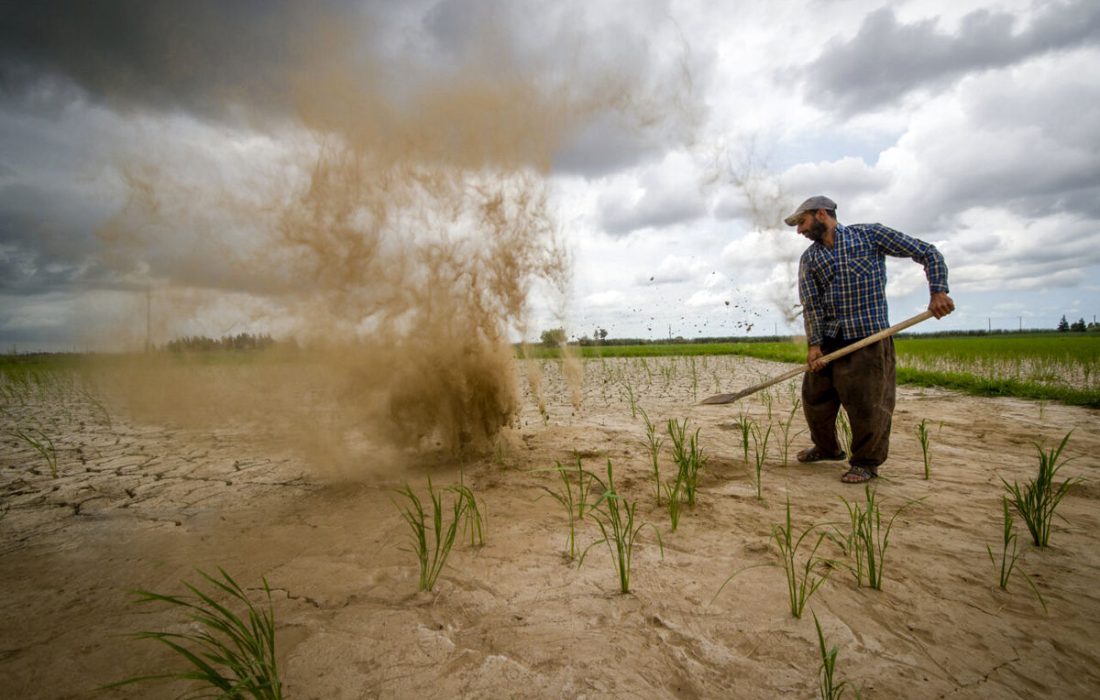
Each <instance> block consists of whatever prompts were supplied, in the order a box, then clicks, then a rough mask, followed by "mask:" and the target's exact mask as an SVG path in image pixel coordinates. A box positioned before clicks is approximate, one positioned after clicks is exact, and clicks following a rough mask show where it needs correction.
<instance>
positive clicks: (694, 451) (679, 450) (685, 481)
mask: <svg viewBox="0 0 1100 700" xmlns="http://www.w3.org/2000/svg"><path fill="white" fill-rule="evenodd" d="M687 425H688V419H687V418H685V419H684V422H683V423H679V422H677V421H675V420H672V419H669V421H668V434H669V437H670V438H671V440H672V460H673V461H674V462H676V467H677V476H676V481H677V482H678V483H679V484H680V485H681V489H682V491H683V494H684V496H685V497H686V498H687V504H688V505H689V506H694V505H695V492H696V487H697V485H698V483H699V470H701V469H702V468H703V467H704V465H705V464H706V457H705V456H704V455H703V451H702V450H701V449H700V448H699V429H696V430H695V432H694V433H693V434H692V435H691V437H690V438H689V437H687Z"/></svg>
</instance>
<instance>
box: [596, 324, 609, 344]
mask: <svg viewBox="0 0 1100 700" xmlns="http://www.w3.org/2000/svg"><path fill="white" fill-rule="evenodd" d="M592 335H594V336H596V340H597V341H599V342H601V343H602V342H603V341H605V340H607V329H606V328H599V327H597V328H596V332H595V333H593V334H592Z"/></svg>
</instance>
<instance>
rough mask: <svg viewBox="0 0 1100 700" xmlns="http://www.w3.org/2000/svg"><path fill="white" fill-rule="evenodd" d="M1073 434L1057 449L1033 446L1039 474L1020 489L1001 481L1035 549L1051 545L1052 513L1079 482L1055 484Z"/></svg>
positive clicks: (1015, 483) (1070, 433) (1065, 438)
mask: <svg viewBox="0 0 1100 700" xmlns="http://www.w3.org/2000/svg"><path fill="white" fill-rule="evenodd" d="M1072 434H1073V431H1072V430H1071V431H1069V432H1068V433H1066V436H1065V437H1064V438H1062V442H1061V443H1060V444H1059V445H1058V447H1055V448H1051V449H1050V450H1047V451H1044V450H1043V448H1042V447H1041V446H1040V445H1039V444H1038V443H1036V445H1035V449H1037V450H1038V451H1039V473H1038V475H1037V476H1036V477H1035V478H1034V479H1031V480H1029V481H1028V482H1027V483H1026V484H1024V486H1023V487H1021V486H1020V485H1019V484H1018V483H1017V482H1015V481H1013V482H1012V484H1011V485H1010V484H1009V483H1008V482H1007V481H1005V480H1004V479H1003V478H1002V479H1001V481H1002V482H1003V483H1004V485H1005V489H1007V490H1008V493H1009V495H1010V496H1011V498H1009V501H1008V502H1009V503H1011V504H1012V506H1013V507H1015V508H1016V511H1017V512H1019V514H1020V517H1022V518H1023V519H1024V524H1026V525H1027V530H1028V532H1030V533H1031V539H1032V541H1033V542H1034V543H1035V546H1037V547H1046V546H1047V545H1048V544H1049V543H1050V528H1051V525H1052V524H1053V521H1054V510H1055V509H1056V508H1057V507H1058V504H1059V503H1061V502H1062V499H1063V498H1064V497H1065V495H1066V493H1067V492H1068V491H1069V489H1070V487H1071V486H1073V485H1074V484H1076V483H1078V482H1080V481H1082V479H1081V478H1080V477H1076V478H1072V479H1066V480H1065V481H1063V482H1062V483H1060V484H1057V485H1056V484H1055V483H1054V478H1055V477H1056V476H1057V475H1058V470H1059V469H1061V468H1062V466H1063V465H1064V464H1065V463H1066V462H1067V461H1068V460H1063V461H1062V462H1059V461H1058V460H1059V458H1060V457H1061V456H1062V450H1064V449H1065V447H1066V443H1067V442H1069V436H1070V435H1072Z"/></svg>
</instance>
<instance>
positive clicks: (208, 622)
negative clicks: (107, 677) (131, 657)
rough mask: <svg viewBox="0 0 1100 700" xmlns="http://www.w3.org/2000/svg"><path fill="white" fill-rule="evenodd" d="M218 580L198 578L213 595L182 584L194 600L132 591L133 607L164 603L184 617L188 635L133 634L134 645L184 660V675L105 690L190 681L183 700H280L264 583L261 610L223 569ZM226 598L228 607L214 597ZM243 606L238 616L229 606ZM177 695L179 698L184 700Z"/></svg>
mask: <svg viewBox="0 0 1100 700" xmlns="http://www.w3.org/2000/svg"><path fill="white" fill-rule="evenodd" d="M218 571H219V572H220V573H221V578H220V579H219V578H215V577H213V576H210V575H208V574H206V573H204V572H203V571H199V572H198V573H199V575H200V576H202V577H203V578H204V579H206V581H207V583H209V584H211V585H212V586H213V587H214V591H213V593H212V594H209V593H204V592H203V591H201V590H199V589H198V588H197V587H196V586H193V585H191V584H190V583H187V582H184V585H185V586H186V587H187V589H188V590H190V591H191V593H192V594H194V596H195V597H194V598H193V599H192V598H190V597H181V596H173V595H162V594H159V593H150V592H148V591H137V592H136V593H135V595H137V598H138V600H137V602H138V603H164V604H167V605H170V606H174V607H176V608H179V609H180V610H182V611H184V612H186V613H187V619H188V621H189V622H190V623H191V624H190V627H189V629H188V631H187V632H138V633H137V634H136V635H134V636H135V637H136V638H137V639H151V640H154V641H156V642H160V643H161V644H164V645H165V646H167V647H168V648H169V649H171V650H172V651H174V652H176V653H177V654H179V655H180V656H181V657H183V658H184V659H185V660H186V661H187V663H188V664H189V666H188V667H187V670H182V671H173V672H169V673H161V674H156V675H151V676H139V677H135V678H128V679H126V680H123V681H119V682H118V683H112V684H110V685H107V686H104V688H105V689H107V688H117V687H120V686H125V685H130V684H133V683H142V682H146V681H154V680H181V681H195V682H197V683H199V684H200V687H199V688H198V689H196V690H194V691H193V692H191V693H185V694H184V695H185V696H186V697H220V698H255V699H256V700H279V699H280V698H282V683H281V681H280V680H279V668H278V664H277V662H276V654H275V613H274V611H273V610H272V606H271V588H270V587H269V586H268V584H267V579H266V578H265V579H264V580H263V583H264V586H263V590H264V594H265V595H266V597H267V606H266V610H264V609H260V608H259V607H257V605H256V604H255V603H253V602H252V600H250V599H249V597H248V595H247V594H246V593H245V592H244V590H243V589H242V588H241V587H240V586H239V585H238V584H237V582H236V581H234V580H233V579H232V578H231V577H230V576H229V574H227V573H226V572H225V571H224V570H223V569H220V568H219V569H218ZM222 595H228V596H229V598H230V601H229V602H228V603H224V604H223V603H220V602H218V601H217V600H215V598H214V596H222ZM235 603H239V604H243V605H244V613H242V614H238V613H235V612H233V611H232V610H231V609H230V606H231V605H233V604H235ZM184 695H181V696H179V697H184Z"/></svg>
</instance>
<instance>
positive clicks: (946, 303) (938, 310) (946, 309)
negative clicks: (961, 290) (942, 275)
mask: <svg viewBox="0 0 1100 700" xmlns="http://www.w3.org/2000/svg"><path fill="white" fill-rule="evenodd" d="M928 310H929V311H931V312H932V315H933V316H935V317H936V318H943V317H944V316H946V315H947V314H949V313H951V312H952V311H954V310H955V302H953V301H951V297H949V296H947V294H946V293H945V292H934V293H933V294H932V301H930V302H928Z"/></svg>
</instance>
